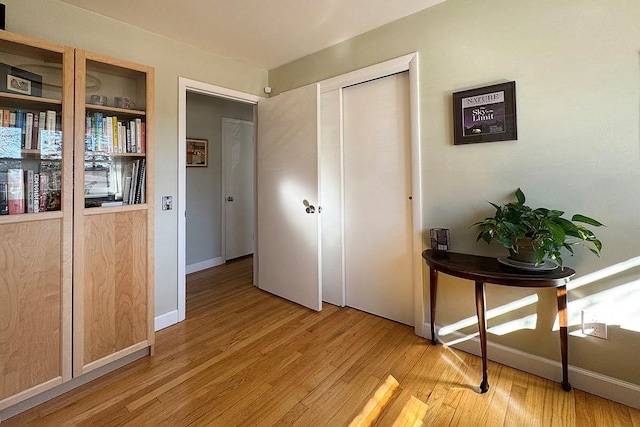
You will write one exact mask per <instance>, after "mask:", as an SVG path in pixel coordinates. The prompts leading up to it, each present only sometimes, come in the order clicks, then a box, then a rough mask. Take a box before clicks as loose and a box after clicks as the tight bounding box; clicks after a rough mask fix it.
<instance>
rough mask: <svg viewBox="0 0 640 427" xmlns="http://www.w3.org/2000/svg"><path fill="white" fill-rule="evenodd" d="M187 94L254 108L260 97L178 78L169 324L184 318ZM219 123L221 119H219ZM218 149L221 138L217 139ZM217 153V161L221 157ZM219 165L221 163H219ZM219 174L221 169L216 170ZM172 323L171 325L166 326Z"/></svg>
mask: <svg viewBox="0 0 640 427" xmlns="http://www.w3.org/2000/svg"><path fill="white" fill-rule="evenodd" d="M187 93H195V94H200V95H203V96H206V97H209V98H211V99H223V100H227V101H229V100H230V101H234V102H236V103H242V104H248V105H250V106H251V108H253V106H255V105H256V104H257V102H258V100H259V99H261V97H259V96H255V95H251V94H247V93H243V92H239V91H235V90H231V89H227V88H222V87H219V86H215V85H211V84H208V83H203V82H198V81H195V80H190V79H186V78H183V77H180V78H179V79H178V94H179V97H178V191H177V197H176V204H175V206H176V214H177V220H178V245H177V246H178V250H177V260H178V277H177V279H178V293H177V299H178V301H177V306H178V310H177V313H176V318H174V320H175V321H173V322H171V319H167V323H168V324H172V323H176V322H181V321H183V320H184V319H185V317H186V265H187V264H186V228H187V223H186V218H187V185H186V184H187V175H186V174H187V172H186V170H187V168H186V165H187V160H186V139H187V136H189V137H195V136H194V135H188V133H187ZM220 122H221V120H220ZM218 144H219V147H220V144H221V142H220V139H219V140H218ZM221 155H222V154H221V152H220V158H221ZM220 164H221V163H220ZM219 173H221V166H220V169H219ZM218 201H219V203H220V206H222V187H221V183H220V197H218ZM219 227H220V228H221V227H222V221H221V220H220V221H219ZM169 322H171V323H169Z"/></svg>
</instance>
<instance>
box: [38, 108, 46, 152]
mask: <svg viewBox="0 0 640 427" xmlns="http://www.w3.org/2000/svg"><path fill="white" fill-rule="evenodd" d="M39 116H40V117H39V118H38V148H40V147H41V146H42V145H41V144H42V131H43V130H44V128H45V126H46V124H47V112H46V111H40V114H39Z"/></svg>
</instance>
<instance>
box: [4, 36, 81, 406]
mask: <svg viewBox="0 0 640 427" xmlns="http://www.w3.org/2000/svg"><path fill="white" fill-rule="evenodd" d="M0 55H1V56H2V61H1V62H2V63H3V64H7V65H9V66H11V67H15V68H20V69H22V70H25V71H28V72H30V73H33V74H37V75H38V76H39V77H40V78H41V79H42V81H41V88H40V87H39V86H38V93H35V89H34V88H35V87H36V83H39V82H37V81H35V80H33V81H31V86H30V89H29V90H33V91H34V93H33V94H32V95H25V94H17V93H8V92H0V109H2V110H3V111H4V110H10V111H12V112H15V110H23V111H25V112H31V113H38V112H40V111H46V110H52V111H55V112H56V114H57V115H59V117H60V123H59V126H60V129H59V132H61V134H60V138H61V152H60V153H59V158H56V159H45V158H44V157H42V155H41V151H40V150H39V149H19V150H17V154H14V155H12V156H11V157H10V158H7V157H5V158H0V174H2V173H3V172H4V173H5V174H6V168H7V167H8V165H9V164H11V165H17V166H19V169H23V170H33V171H34V173H41V169H40V168H41V167H42V164H43V162H46V163H54V164H55V165H56V166H55V174H56V175H55V177H56V180H57V178H59V184H60V186H59V188H58V189H57V190H55V192H56V193H55V195H54V196H55V199H56V209H55V210H53V211H46V212H44V211H43V212H38V213H23V214H13V215H0V259H2V260H3V263H2V271H1V272H0V295H2V298H0V324H1V325H2V327H1V328H0V343H2V345H0V410H1V409H5V408H7V407H9V406H11V405H13V404H15V403H18V402H20V401H22V400H24V399H27V398H29V397H32V396H34V395H36V394H38V393H41V392H43V391H45V390H48V389H51V388H53V387H55V386H56V385H59V384H61V383H62V382H64V381H67V380H69V379H71V376H72V374H71V372H72V369H71V368H72V367H71V350H72V343H71V340H72V333H71V323H72V319H71V313H72V310H71V307H72V256H71V255H72V242H73V241H72V235H73V229H72V227H73V210H72V207H73V191H72V189H73V149H72V147H73V132H72V131H71V130H72V129H73V114H74V111H73V102H74V100H73V90H74V85H73V73H74V55H73V49H72V48H70V47H66V46H61V45H57V44H53V43H48V42H45V41H41V40H37V39H33V38H30V37H25V36H22V35H18V34H14V33H11V32H8V31H0ZM24 64H26V65H24ZM43 64H46V67H44V66H43ZM40 67H44V68H42V70H43V71H41V68H40ZM2 77H3V78H6V77H4V76H2ZM34 82H36V83H34ZM0 125H1V126H4V123H0ZM54 131H56V130H54ZM5 143H10V144H13V143H14V141H11V142H7V141H5ZM5 153H6V151H5ZM3 167H4V168H5V169H3ZM58 174H59V175H58ZM0 179H1V177H0ZM52 191H53V190H52Z"/></svg>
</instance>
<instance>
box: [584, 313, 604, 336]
mask: <svg viewBox="0 0 640 427" xmlns="http://www.w3.org/2000/svg"><path fill="white" fill-rule="evenodd" d="M602 320H603V319H602V318H601V316H600V315H598V314H597V313H596V312H593V311H589V310H582V333H583V334H585V335H588V336H591V337H596V338H602V339H605V340H606V339H607V324H606V323H605V322H603V321H602Z"/></svg>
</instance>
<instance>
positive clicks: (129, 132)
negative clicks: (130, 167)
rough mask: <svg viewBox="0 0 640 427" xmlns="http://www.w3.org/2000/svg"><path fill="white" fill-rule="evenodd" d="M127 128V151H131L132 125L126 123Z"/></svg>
mask: <svg viewBox="0 0 640 427" xmlns="http://www.w3.org/2000/svg"><path fill="white" fill-rule="evenodd" d="M126 128H127V153H131V152H132V151H131V125H130V123H126Z"/></svg>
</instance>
